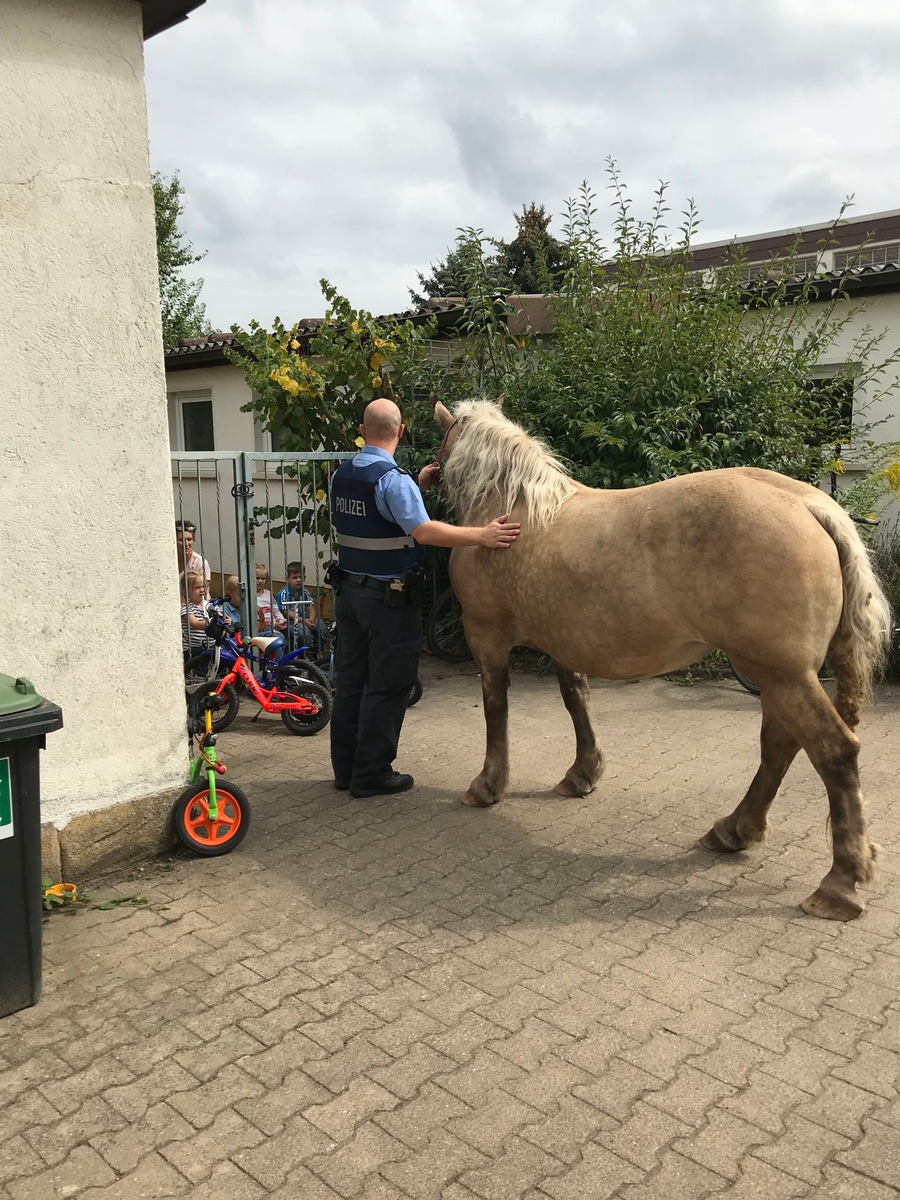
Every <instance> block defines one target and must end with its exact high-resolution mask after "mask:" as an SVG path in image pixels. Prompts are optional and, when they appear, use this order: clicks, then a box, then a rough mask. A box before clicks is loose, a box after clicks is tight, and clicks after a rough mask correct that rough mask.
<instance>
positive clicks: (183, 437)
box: [175, 391, 216, 454]
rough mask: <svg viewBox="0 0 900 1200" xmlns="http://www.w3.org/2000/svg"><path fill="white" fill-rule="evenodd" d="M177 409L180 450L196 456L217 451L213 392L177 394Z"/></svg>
mask: <svg viewBox="0 0 900 1200" xmlns="http://www.w3.org/2000/svg"><path fill="white" fill-rule="evenodd" d="M175 407H176V413H177V421H178V440H179V442H180V443H181V445H180V449H182V450H185V451H188V452H189V453H194V454H203V453H205V452H207V451H210V450H215V448H216V435H215V425H214V422H213V403H212V392H208V391H207V392H199V391H198V392H177V393H176V394H175Z"/></svg>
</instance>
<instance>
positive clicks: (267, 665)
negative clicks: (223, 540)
mask: <svg viewBox="0 0 900 1200" xmlns="http://www.w3.org/2000/svg"><path fill="white" fill-rule="evenodd" d="M219 603H220V602H218V601H215V600H214V601H213V602H212V604H211V608H212V609H213V610H215V612H216V613H217V614H220V612H221V610H220V609H219V607H218V605H219ZM218 620H219V623H220V622H221V615H219V618H218ZM284 645H285V643H284V638H282V637H280V636H276V637H267V636H265V635H262V634H261V635H259V636H257V637H252V638H250V640H249V641H248V642H244V640H243V639H242V637H241V627H240V625H235V626H232V627H231V629H230V630H228V631H227V632H224V633H223V631H222V629H221V626H220V624H219V627H218V629H217V636H216V642H215V644H214V645H211V646H209V647H208V648H207V649H205V650H199V651H198V652H197V653H196V654H193V655H192V656H191V657H190V658H189V659H188V660H187V662H186V663H185V666H184V679H185V688H186V691H187V696H188V703H189V705H192V706H193V705H194V703H195V702H196V700H197V698H198V697H199V696H200V695H201V694H203V693H204V692H205V691H207V690H209V685H210V684H215V682H216V681H217V680H219V679H221V678H222V676H223V675H227V674H228V673H229V672H230V671H231V669H232V667H233V665H234V663H235V662H236V661H237V660H238V659H239V658H242V659H243V660H244V662H245V663H246V664H247V665H248V666H249V667H250V669H251V670H252V672H253V674H254V675H255V676H256V678H257V679H258V680H259V683H260V685H261V686H262V688H263V689H264V690H270V689H272V688H275V687H282V686H284V682H285V680H286V679H290V680H291V681H292V682H302V681H303V680H306V681H307V682H309V683H314V684H318V685H319V687H320V688H321V689H322V691H323V692H324V695H325V696H326V697H327V703H326V704H324V705H322V706H321V708H320V711H319V714H318V718H317V723H316V727H317V728H321V727H322V726H324V725H327V724H328V721H329V720H330V718H331V693H332V687H331V682H330V680H329V678H328V676H327V675H326V674H325V672H324V671H323V670H322V669H321V667H318V666H317V665H316V664H315V663H314V662H312V661H311V660H310V659H309V658H308V657H307V655H308V654H309V652H310V647H309V646H298V647H297V648H296V649H294V650H291V651H289V652H288V653H287V654H279V653H278V652H279V650H283V649H284ZM240 689H242V685H241V684H240V683H236V684H235V686H233V687H232V686H229V687H226V688H225V690H224V692H223V698H224V699H225V701H226V703H225V705H224V706H223V707H222V708H219V709H218V710H217V711H215V712H214V713H213V729H214V730H215V731H216V732H221V730H223V729H227V728H228V726H229V725H230V724H231V723H232V721H233V720H234V719H235V717H236V716H237V714H238V709H239V708H240V704H241V697H240ZM260 712H262V709H260ZM256 716H257V717H258V716H259V713H257V714H256ZM254 719H255V718H254Z"/></svg>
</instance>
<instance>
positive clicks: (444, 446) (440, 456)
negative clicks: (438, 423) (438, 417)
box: [434, 417, 462, 470]
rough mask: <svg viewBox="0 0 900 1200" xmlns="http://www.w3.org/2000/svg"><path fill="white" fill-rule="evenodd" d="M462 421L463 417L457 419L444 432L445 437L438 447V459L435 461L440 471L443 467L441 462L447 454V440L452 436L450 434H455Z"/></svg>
mask: <svg viewBox="0 0 900 1200" xmlns="http://www.w3.org/2000/svg"><path fill="white" fill-rule="evenodd" d="M461 420H462V418H461V417H457V418H456V420H455V421H451V423H450V424H449V425H448V426H447V428H446V429H445V430H444V436H443V437H442V438H441V444H440V446H438V452H437V458H436V459H435V460H434V461H435V464H436V465H437V467H438V469H439V470H440V466H441V461H442V460H443V457H444V455H445V454H446V453H447V438H448V437H449V436H450V434H451V433H452V432H453V430H454V429H455V428H456V426H457V425H458V424H459V423H460V421H461Z"/></svg>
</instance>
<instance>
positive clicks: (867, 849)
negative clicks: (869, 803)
mask: <svg viewBox="0 0 900 1200" xmlns="http://www.w3.org/2000/svg"><path fill="white" fill-rule="evenodd" d="M764 695H765V696H766V698H767V700H768V702H769V704H770V705H771V708H772V710H773V712H774V715H775V716H776V717H777V718H778V720H779V721H780V722H781V724H782V725H783V726H784V727H785V728H786V729H787V730H788V731H789V732H790V733H791V734H792V735H793V736H794V737H795V738H796V740H797V741H798V742H799V743H800V745H801V746H802V747H803V749H804V750H805V751H806V753H807V754H808V756H809V759H810V761H811V762H812V765H813V766H814V767H815V769H816V771H817V773H818V774H819V776H820V777H821V779H822V782H823V783H824V784H825V788H826V790H827V792H828V806H829V812H830V823H831V839H832V865H831V870H830V871H829V872H828V874H827V875H826V876H825V878H824V879H823V880H822V882H821V883H820V884H819V887H818V888H817V889H816V891H814V892H813V894H812V895H811V896H808V897H807V898H806V900H804V901H803V903H802V905H801V908H802V909H803V910H804V912H808V913H811V914H812V915H813V916H816V917H825V918H827V919H828V920H832V921H850V920H852V919H853V918H854V917H858V916H859V914H860V913H861V912H862V911H863V908H864V907H865V905H864V903H863V901H862V900H861V899H860V898H859V896H858V895H857V893H856V888H857V885H858V884H861V883H868V882H870V880H871V879H872V877H873V875H874V873H875V860H876V857H877V854H878V848H877V847H876V846H875V845H873V844H872V843H871V842H870V841H869V839H868V836H867V834H866V823H865V818H864V817H863V799H862V792H861V791H860V786H859V769H858V765H857V760H858V757H859V739H858V738H857V737H856V736H855V734H853V733H852V732H851V730H850V729H848V727H847V725H846V724H845V723H844V721H843V720H842V719H841V717H840V716H839V714H838V712H837V711H836V709H835V707H834V705H833V704H832V703H831V701H830V700H829V699H828V697H827V696H826V694H825V692H824V690H823V689H822V686H821V684H820V683H819V681H818V680H817V679H816V678H815V677H814V676H813V677H810V678H807V679H805V680H803V681H802V682H798V683H793V684H780V685H774V686H770V687H769V688H767V689H765V690H764Z"/></svg>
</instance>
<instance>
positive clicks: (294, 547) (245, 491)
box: [171, 451, 355, 632]
mask: <svg viewBox="0 0 900 1200" xmlns="http://www.w3.org/2000/svg"><path fill="white" fill-rule="evenodd" d="M353 453H355V451H353V452H351V453H344V454H337V453H332V454H259V453H252V454H251V453H231V452H221V451H220V452H215V453H213V452H210V453H204V454H196V453H187V452H174V453H173V454H172V456H171V458H172V486H173V491H174V496H175V518H176V520H181V521H191V522H193V524H194V525H195V526H196V532H195V535H194V550H195V552H197V553H198V554H200V555H201V556H202V558H203V559H204V560H205V561H206V562H207V563H208V564H209V571H210V596H211V597H217V596H222V595H223V594H224V590H225V582H226V580H227V579H228V577H229V576H231V575H235V576H237V578H238V581H239V587H240V596H241V603H240V609H241V623H242V625H243V627H244V629H247V630H252V631H254V632H255V631H256V629H257V604H256V567H257V564H261V565H263V566H265V568H266V570H267V572H268V576H269V590H270V591H271V592H272V595H273V596H275V595H276V594H277V592H278V590H279V589H280V588H281V587H282V586H283V585H284V584H285V583H286V581H287V565H288V563H291V562H299V563H302V565H303V580H304V586H305V587H306V588H307V590H308V591H309V592H310V593H311V595H312V596H313V598H314V599H315V600H316V602H317V605H318V608H319V615H320V616H323V617H325V618H326V619H327V618H328V617H330V615H331V592H330V589H329V588H328V586H327V585H326V583H325V579H324V573H325V568H326V566H327V564H328V562H329V561H330V559H331V557H332V555H333V550H332V539H331V533H332V530H331V524H330V516H329V509H328V495H327V493H328V480H329V478H330V476H331V473H332V471H333V470H334V468H335V467H336V466H337V464H338V463H339V462H342V461H343V460H345V459H348V458H352V457H353Z"/></svg>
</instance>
